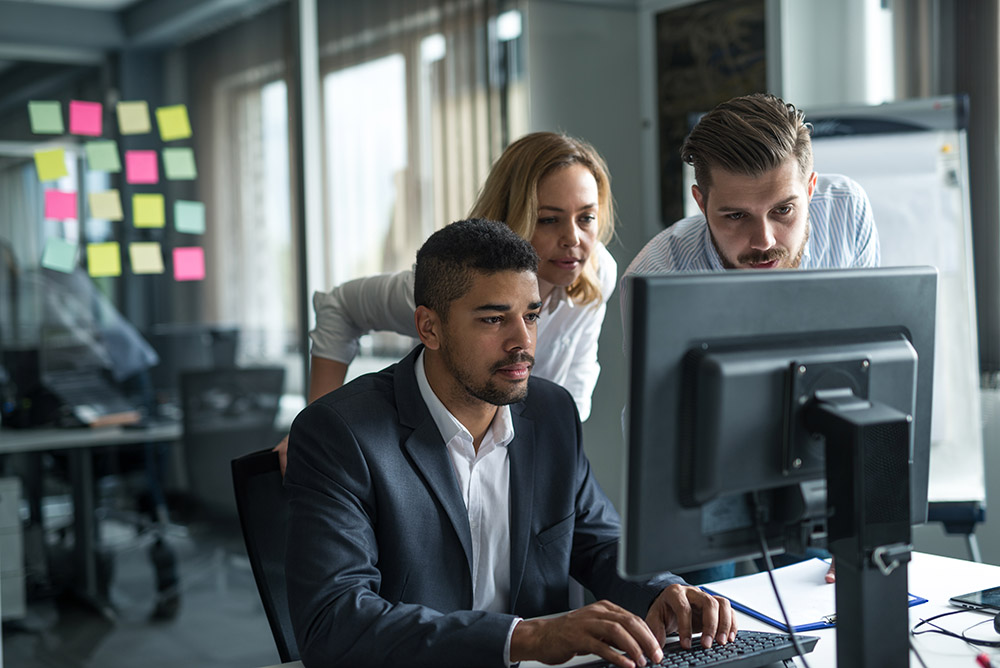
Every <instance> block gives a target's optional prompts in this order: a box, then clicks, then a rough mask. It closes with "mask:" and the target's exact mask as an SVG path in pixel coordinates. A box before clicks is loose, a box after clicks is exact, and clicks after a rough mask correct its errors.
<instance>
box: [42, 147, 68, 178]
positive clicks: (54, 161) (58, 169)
mask: <svg viewBox="0 0 1000 668" xmlns="http://www.w3.org/2000/svg"><path fill="white" fill-rule="evenodd" d="M35 168H36V169H37V170H38V180H39V181H56V180H58V179H61V178H62V177H64V176H69V172H68V171H66V152H65V151H64V150H63V149H61V148H56V149H52V150H50V151H35Z"/></svg>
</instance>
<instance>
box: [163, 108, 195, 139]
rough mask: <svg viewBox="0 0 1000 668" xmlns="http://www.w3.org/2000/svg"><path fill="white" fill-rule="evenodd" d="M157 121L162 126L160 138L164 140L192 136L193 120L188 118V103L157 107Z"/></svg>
mask: <svg viewBox="0 0 1000 668" xmlns="http://www.w3.org/2000/svg"><path fill="white" fill-rule="evenodd" d="M156 123H157V125H159V126H160V139H162V140H163V141H174V140H175V139H187V138H188V137H190V136H191V122H190V121H189V120H188V110H187V106H186V105H183V104H175V105H173V106H170V107H157V109H156Z"/></svg>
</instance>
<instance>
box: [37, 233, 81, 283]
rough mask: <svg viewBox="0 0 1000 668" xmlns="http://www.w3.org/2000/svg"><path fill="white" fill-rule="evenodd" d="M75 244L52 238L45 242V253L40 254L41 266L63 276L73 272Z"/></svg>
mask: <svg viewBox="0 0 1000 668" xmlns="http://www.w3.org/2000/svg"><path fill="white" fill-rule="evenodd" d="M77 248H78V246H77V244H75V243H73V242H71V241H66V240H65V239H59V238H58V237H53V238H50V239H47V240H46V241H45V252H43V253H42V266H43V267H45V268H46V269H53V270H55V271H61V272H63V273H64V274H70V273H72V272H73V267H75V266H76V250H77Z"/></svg>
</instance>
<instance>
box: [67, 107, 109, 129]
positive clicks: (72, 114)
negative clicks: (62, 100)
mask: <svg viewBox="0 0 1000 668" xmlns="http://www.w3.org/2000/svg"><path fill="white" fill-rule="evenodd" d="M103 126H104V123H103V111H102V110H101V103H100V102H80V101H79V100H70V102H69V132H70V134H73V135H89V136H91V137H100V136H101V132H102V129H103Z"/></svg>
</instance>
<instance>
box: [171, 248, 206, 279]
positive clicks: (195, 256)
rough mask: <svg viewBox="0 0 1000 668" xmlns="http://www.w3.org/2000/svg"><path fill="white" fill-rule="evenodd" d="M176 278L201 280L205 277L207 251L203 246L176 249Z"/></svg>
mask: <svg viewBox="0 0 1000 668" xmlns="http://www.w3.org/2000/svg"><path fill="white" fill-rule="evenodd" d="M174 278H175V279H176V280H178V281H200V280H203V279H204V278H205V251H204V250H203V249H202V248H201V246H187V247H182V248H175V249H174Z"/></svg>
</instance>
